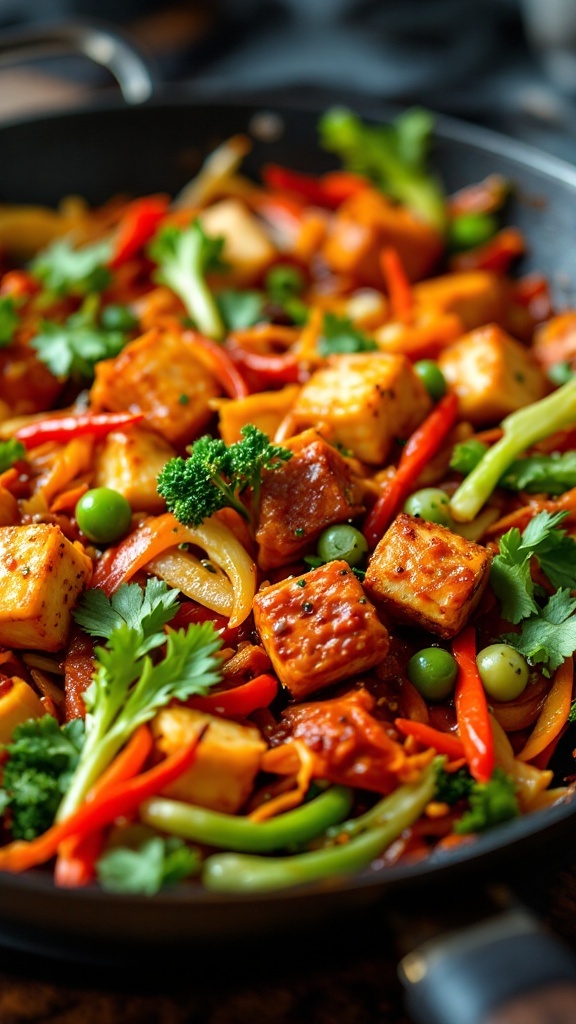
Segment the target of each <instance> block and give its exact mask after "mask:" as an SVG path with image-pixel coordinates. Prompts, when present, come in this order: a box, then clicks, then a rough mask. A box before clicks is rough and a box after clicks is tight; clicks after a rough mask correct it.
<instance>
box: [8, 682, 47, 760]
mask: <svg viewBox="0 0 576 1024" xmlns="http://www.w3.org/2000/svg"><path fill="white" fill-rule="evenodd" d="M45 714H46V708H45V707H44V705H43V703H42V701H41V700H40V697H39V696H38V694H37V693H35V692H34V690H33V689H32V687H31V686H29V684H28V683H26V682H25V681H24V680H23V679H20V678H19V677H18V676H12V678H11V679H9V680H4V681H3V682H2V691H1V693H0V743H10V740H11V739H12V733H13V732H14V730H15V729H16V727H17V726H19V725H22V723H23V722H28V721H30V719H31V718H43V717H44V715H45Z"/></svg>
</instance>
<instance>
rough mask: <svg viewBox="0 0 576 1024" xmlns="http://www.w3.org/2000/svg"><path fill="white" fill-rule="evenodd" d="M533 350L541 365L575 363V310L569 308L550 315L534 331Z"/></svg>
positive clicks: (547, 366)
mask: <svg viewBox="0 0 576 1024" xmlns="http://www.w3.org/2000/svg"><path fill="white" fill-rule="evenodd" d="M533 351H534V354H535V356H536V357H537V359H538V361H539V362H540V363H541V365H542V366H545V367H546V368H549V367H551V366H554V364H555V363H570V364H571V365H572V366H574V364H575V363H576V311H574V310H572V309H569V310H565V312H563V313H558V314H557V315H556V316H552V317H550V319H549V320H546V321H545V322H544V323H542V324H539V325H538V327H537V328H536V330H535V331H534V345H533Z"/></svg>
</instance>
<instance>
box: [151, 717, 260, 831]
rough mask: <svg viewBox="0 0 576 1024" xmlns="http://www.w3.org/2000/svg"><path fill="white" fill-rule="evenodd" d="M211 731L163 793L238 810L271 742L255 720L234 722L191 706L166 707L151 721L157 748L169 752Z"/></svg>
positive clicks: (227, 810) (228, 811) (233, 811)
mask: <svg viewBox="0 0 576 1024" xmlns="http://www.w3.org/2000/svg"><path fill="white" fill-rule="evenodd" d="M204 725H208V730H207V731H206V733H205V735H204V736H203V738H202V740H201V742H200V744H199V745H198V748H197V753H196V759H195V761H194V763H193V765H192V766H191V767H190V768H188V770H187V771H186V772H184V774H183V775H181V776H180V778H178V779H177V780H176V781H175V782H172V783H171V784H170V785H169V786H167V787H166V789H164V790H163V791H162V793H163V795H164V796H170V797H173V798H174V799H175V800H184V801H185V802H186V803H189V804H198V805H199V806H200V807H209V808H210V809H211V810H213V811H223V812H224V813H226V814H236V812H237V811H239V810H241V808H242V807H243V806H244V804H245V803H246V801H247V799H248V797H249V796H250V794H251V792H252V787H253V784H254V779H255V777H256V774H257V772H258V771H259V768H260V761H261V758H262V754H263V753H264V751H265V750H267V746H268V745H267V743H266V742H265V740H264V739H263V738H262V735H261V733H260V730H259V729H257V728H256V726H253V725H244V724H240V723H239V722H232V721H230V720H228V719H226V718H218V717H217V716H216V715H209V714H206V713H205V712H203V711H196V710H193V709H192V708H186V707H172V708H164V709H163V710H162V711H159V712H158V714H157V715H156V717H155V718H154V720H153V722H152V732H153V734H154V737H155V739H156V745H157V747H158V750H160V751H161V752H162V754H165V755H166V756H168V755H169V754H173V753H175V751H177V750H180V749H181V748H182V747H184V746H187V745H189V744H190V743H191V742H192V741H193V739H194V737H195V736H196V735H197V734H198V733H199V731H200V729H201V728H202V727H203V726H204Z"/></svg>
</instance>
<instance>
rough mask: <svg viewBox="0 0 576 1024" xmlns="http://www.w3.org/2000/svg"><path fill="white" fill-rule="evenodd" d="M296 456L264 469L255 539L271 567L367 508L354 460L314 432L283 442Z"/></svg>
mask: <svg viewBox="0 0 576 1024" xmlns="http://www.w3.org/2000/svg"><path fill="white" fill-rule="evenodd" d="M284 447H285V448H288V449H290V451H292V452H293V453H294V454H293V455H292V458H291V459H289V460H288V461H287V462H284V463H283V464H282V467H281V468H280V469H277V470H274V471H271V472H267V473H264V477H263V480H262V489H261V492H260V494H261V497H260V518H259V524H258V530H257V532H256V540H257V542H258V545H259V550H258V564H259V566H260V568H261V569H264V570H267V569H272V568H275V567H276V566H279V565H287V564H288V563H289V562H293V561H295V560H296V559H297V558H299V557H301V556H302V555H303V554H305V553H306V552H307V551H309V550H310V545H311V543H312V542H313V541H315V540H316V539H317V538H318V537H319V536H320V534H321V532H322V530H323V529H324V528H325V527H326V526H330V525H331V524H332V523H343V522H345V521H346V520H347V519H353V518H354V516H357V515H360V513H361V512H363V510H364V506H363V504H362V497H363V485H362V482H361V481H360V479H359V478H358V477H357V476H356V475H355V473H354V472H353V470H352V467H351V466H350V463H349V462H348V461H347V460H346V459H345V458H344V457H343V456H342V455H341V454H340V452H339V451H338V450H337V449H336V448H334V447H333V446H332V445H331V444H328V442H327V441H325V440H324V438H323V437H321V435H320V434H319V433H318V431H316V430H306V431H304V432H303V433H302V434H298V435H297V436H296V437H293V438H291V439H290V440H289V441H286V442H285V443H284Z"/></svg>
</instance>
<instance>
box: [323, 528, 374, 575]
mask: <svg viewBox="0 0 576 1024" xmlns="http://www.w3.org/2000/svg"><path fill="white" fill-rule="evenodd" d="M317 550H318V554H319V555H320V558H321V559H322V561H323V562H332V561H334V560H336V559H340V558H341V559H343V560H344V561H345V562H348V565H359V563H360V562H361V561H362V559H363V558H364V555H365V554H366V552H367V551H368V543H367V541H366V538H365V536H364V534H363V533H360V530H357V529H356V527H355V526H350V525H349V524H348V523H335V524H334V526H328V527H327V528H326V529H325V530H323V532H322V533H321V534H320V537H319V538H318V545H317Z"/></svg>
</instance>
